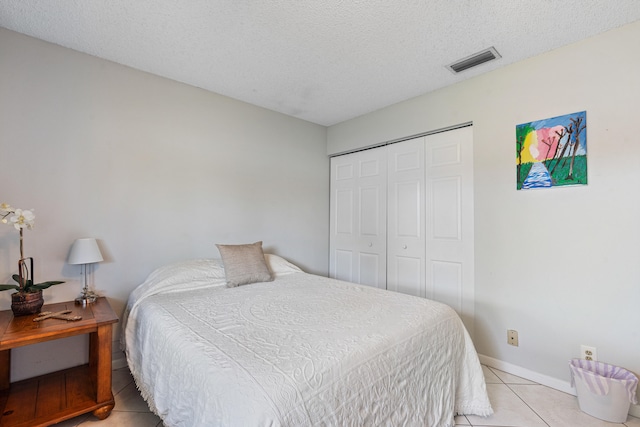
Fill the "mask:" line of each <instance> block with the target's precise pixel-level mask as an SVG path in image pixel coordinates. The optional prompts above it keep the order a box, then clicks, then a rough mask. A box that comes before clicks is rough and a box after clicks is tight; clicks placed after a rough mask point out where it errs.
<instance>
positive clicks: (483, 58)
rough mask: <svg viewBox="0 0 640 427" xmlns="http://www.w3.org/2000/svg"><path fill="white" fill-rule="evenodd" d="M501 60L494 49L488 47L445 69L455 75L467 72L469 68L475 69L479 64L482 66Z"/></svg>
mask: <svg viewBox="0 0 640 427" xmlns="http://www.w3.org/2000/svg"><path fill="white" fill-rule="evenodd" d="M498 58H501V56H500V54H499V53H498V51H497V50H496V49H495V48H494V47H490V48H489V49H485V50H483V51H481V52H478V53H474V54H473V55H471V56H467V57H466V58H463V59H461V60H459V61H456V62H454V63H453V64H451V65H448V66H447V68H448V69H450V70H451V71H452V72H453V73H455V74H457V73H459V72H461V71H464V70H468V69H469V68H473V67H476V66H478V65H480V64H484V63H485V62H489V61H493V60H494V59H498Z"/></svg>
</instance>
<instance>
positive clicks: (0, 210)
mask: <svg viewBox="0 0 640 427" xmlns="http://www.w3.org/2000/svg"><path fill="white" fill-rule="evenodd" d="M0 218H1V219H0V221H1V222H2V223H3V224H10V225H12V226H13V227H14V228H15V229H16V230H18V231H19V232H20V262H19V266H20V268H21V269H26V268H27V266H26V263H24V244H23V231H24V229H25V228H26V229H28V230H31V229H32V228H33V226H34V224H35V219H36V216H35V214H34V213H33V209H16V208H13V207H12V206H11V205H9V204H7V203H2V204H0ZM26 273H27V274H23V275H22V280H20V279H21V276H20V275H18V274H14V275H13V276H11V277H13V280H15V281H16V282H17V283H18V284H17V285H0V291H6V290H8V289H15V290H17V291H18V292H37V291H38V290H42V289H47V288H48V287H50V286H53V285H58V284H60V283H64V282H60V281H50V282H43V283H38V284H34V283H33V279H29V278H28V276H29V274H28V271H27V272H26ZM31 273H32V274H33V272H31Z"/></svg>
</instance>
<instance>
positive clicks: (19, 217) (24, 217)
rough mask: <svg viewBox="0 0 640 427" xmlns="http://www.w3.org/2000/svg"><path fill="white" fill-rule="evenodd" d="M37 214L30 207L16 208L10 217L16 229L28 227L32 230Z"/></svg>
mask: <svg viewBox="0 0 640 427" xmlns="http://www.w3.org/2000/svg"><path fill="white" fill-rule="evenodd" d="M35 219H36V216H35V215H34V213H33V212H32V211H30V210H28V209H16V210H15V212H14V213H13V216H12V217H11V218H10V219H9V221H11V223H12V224H13V226H14V227H15V229H16V230H21V229H23V228H28V229H29V230H31V229H32V228H33V224H34V223H35Z"/></svg>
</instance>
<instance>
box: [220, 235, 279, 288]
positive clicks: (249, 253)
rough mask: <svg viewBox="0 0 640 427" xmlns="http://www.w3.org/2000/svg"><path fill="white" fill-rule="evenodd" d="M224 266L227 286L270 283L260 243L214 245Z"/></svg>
mask: <svg viewBox="0 0 640 427" xmlns="http://www.w3.org/2000/svg"><path fill="white" fill-rule="evenodd" d="M216 246H217V247H218V250H219V251H220V257H221V258H222V263H223V264H224V273H225V276H226V280H227V286H231V287H235V286H240V285H247V284H249V283H256V282H271V281H272V280H273V277H272V276H271V272H270V271H269V267H267V263H266V262H265V259H264V253H263V252H262V242H255V243H252V244H250V245H216Z"/></svg>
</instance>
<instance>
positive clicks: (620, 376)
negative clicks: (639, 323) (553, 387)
mask: <svg viewBox="0 0 640 427" xmlns="http://www.w3.org/2000/svg"><path fill="white" fill-rule="evenodd" d="M569 366H570V368H571V385H572V386H575V388H576V392H577V394H578V405H579V406H580V409H581V410H582V411H583V412H586V413H587V414H589V415H591V416H593V417H596V418H600V419H601V420H605V421H609V422H612V423H622V422H625V421H626V420H627V414H628V413H629V406H630V405H631V403H633V404H637V403H638V398H637V396H636V388H637V387H638V377H636V376H635V375H634V374H633V373H632V372H629V371H627V370H626V369H624V368H620V367H619V366H614V365H609V364H607V363H602V362H594V361H591V360H584V359H572V360H571V361H570V362H569Z"/></svg>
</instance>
